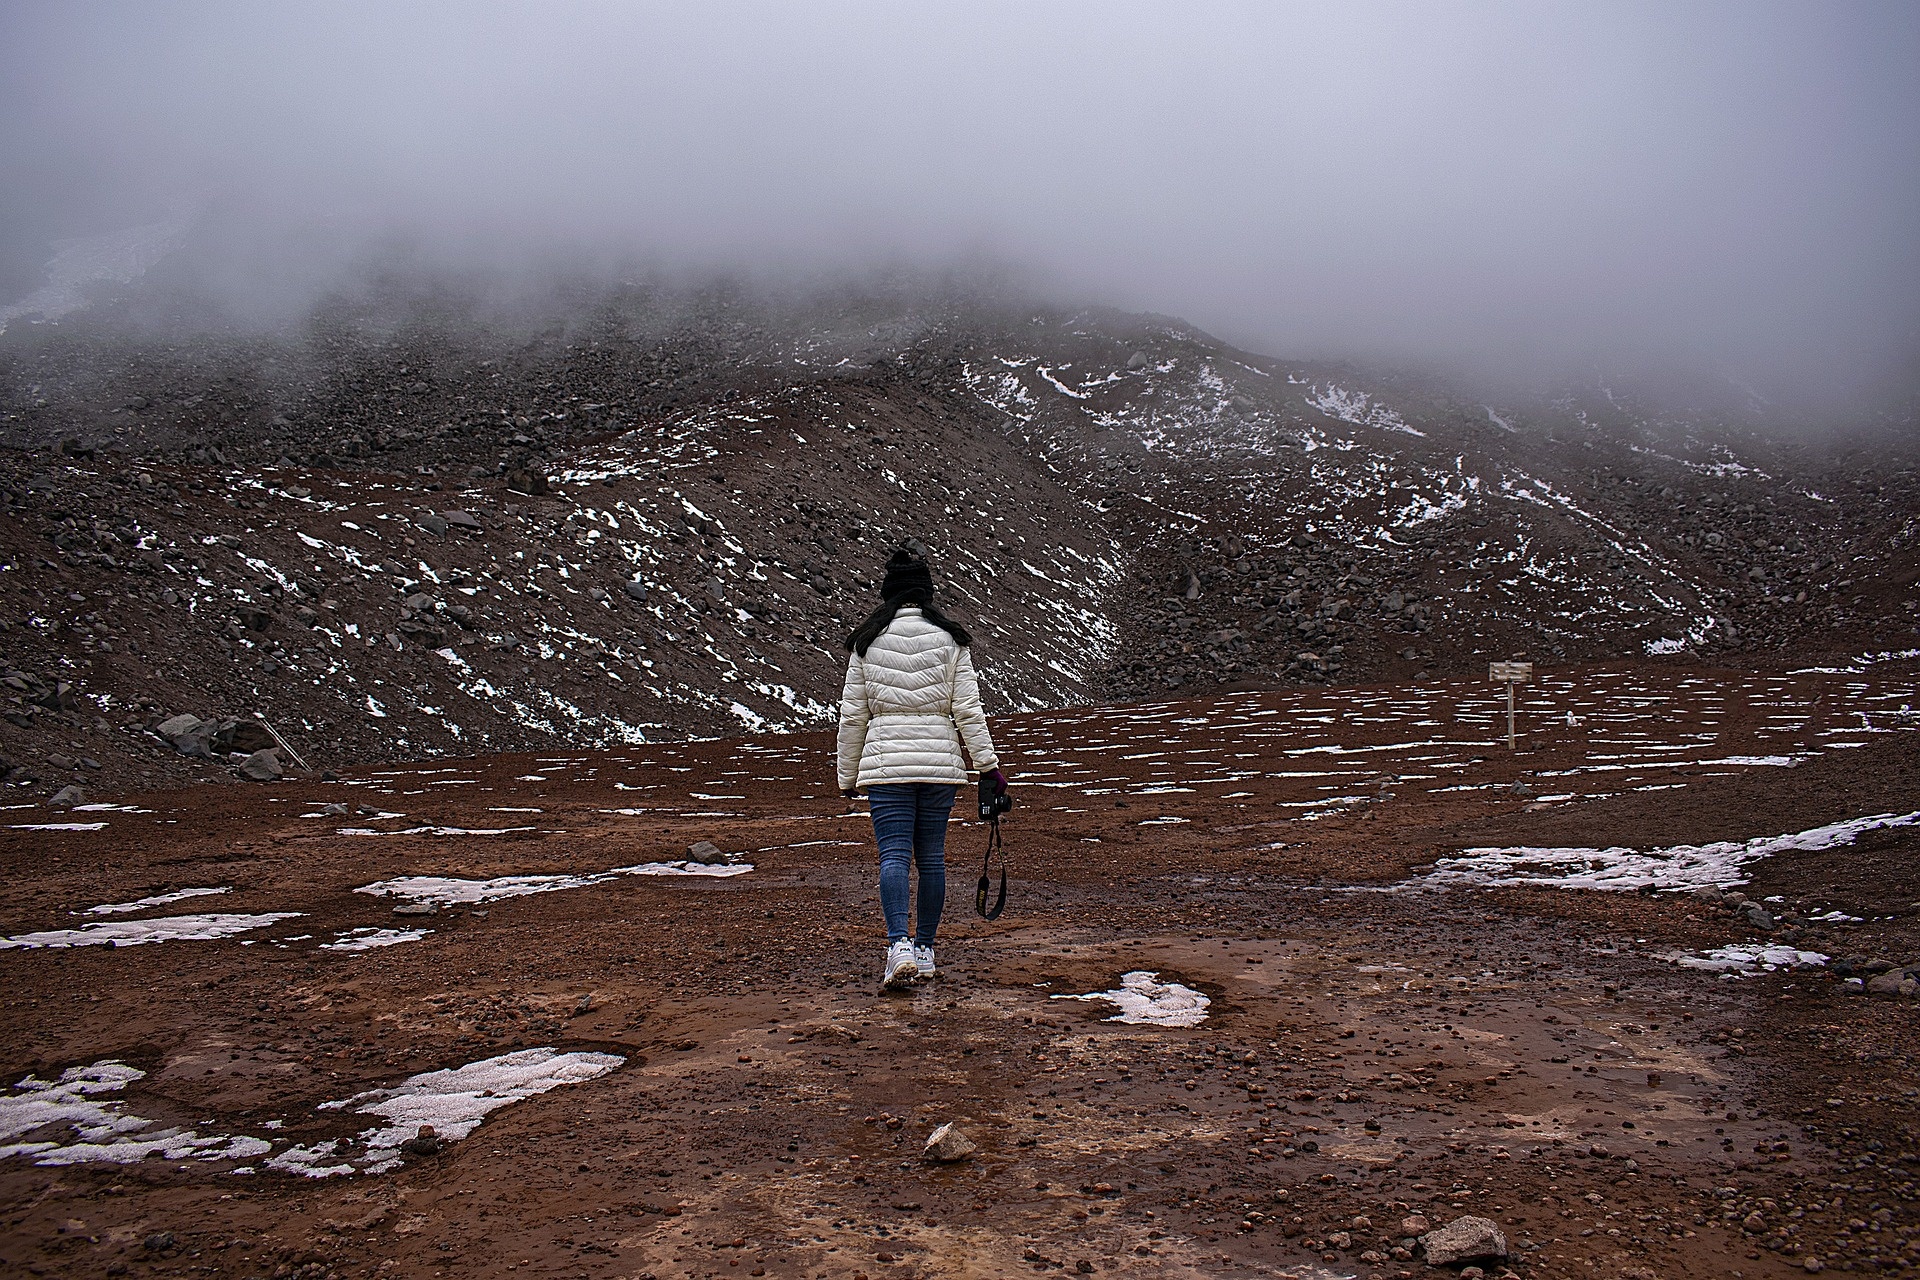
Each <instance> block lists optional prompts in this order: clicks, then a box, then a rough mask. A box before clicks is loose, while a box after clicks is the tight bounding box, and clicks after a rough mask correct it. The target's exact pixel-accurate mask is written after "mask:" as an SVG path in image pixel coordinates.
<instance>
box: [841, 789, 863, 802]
mask: <svg viewBox="0 0 1920 1280" xmlns="http://www.w3.org/2000/svg"><path fill="white" fill-rule="evenodd" d="M840 794H841V795H843V796H845V797H846V798H847V799H849V800H857V799H859V798H860V788H858V787H842V788H841V789H840Z"/></svg>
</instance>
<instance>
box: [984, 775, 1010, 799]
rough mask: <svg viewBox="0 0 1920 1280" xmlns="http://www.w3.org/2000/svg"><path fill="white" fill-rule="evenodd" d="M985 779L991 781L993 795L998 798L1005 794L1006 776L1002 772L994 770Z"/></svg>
mask: <svg viewBox="0 0 1920 1280" xmlns="http://www.w3.org/2000/svg"><path fill="white" fill-rule="evenodd" d="M987 777H989V778H991V779H993V793H994V794H995V795H997V796H999V795H1005V794H1006V793H1007V775H1006V774H1005V773H1004V772H1002V771H1001V770H999V769H995V770H993V771H992V772H991V773H989V774H987Z"/></svg>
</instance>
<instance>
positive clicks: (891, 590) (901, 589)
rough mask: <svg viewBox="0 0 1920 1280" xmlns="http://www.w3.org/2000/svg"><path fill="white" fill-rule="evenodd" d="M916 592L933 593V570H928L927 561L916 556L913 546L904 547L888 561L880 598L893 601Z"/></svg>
mask: <svg viewBox="0 0 1920 1280" xmlns="http://www.w3.org/2000/svg"><path fill="white" fill-rule="evenodd" d="M916 591H923V592H926V593H927V594H928V595H931V594H932V593H933V570H931V569H929V568H927V562H926V560H925V559H923V558H922V557H921V556H919V555H917V554H915V551H914V548H913V547H912V546H911V545H908V546H902V547H900V548H899V549H898V550H896V551H895V552H894V553H893V556H892V557H891V558H890V559H889V560H888V561H887V574H886V577H885V578H883V579H881V582H880V598H881V599H882V600H891V599H893V598H894V597H895V596H903V595H907V594H909V593H912V592H916Z"/></svg>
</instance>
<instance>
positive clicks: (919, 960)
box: [913, 942, 937, 982]
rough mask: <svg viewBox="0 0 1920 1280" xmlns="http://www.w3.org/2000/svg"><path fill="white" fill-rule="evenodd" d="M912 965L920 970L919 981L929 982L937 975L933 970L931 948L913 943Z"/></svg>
mask: <svg viewBox="0 0 1920 1280" xmlns="http://www.w3.org/2000/svg"><path fill="white" fill-rule="evenodd" d="M913 966H914V968H916V969H918V970H919V971H920V981H922V982H931V981H933V979H934V978H935V977H936V976H937V975H936V974H935V973H934V971H933V948H932V947H923V946H921V945H920V944H919V943H917V942H916V943H914V944H913Z"/></svg>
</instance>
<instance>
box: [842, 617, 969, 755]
mask: <svg viewBox="0 0 1920 1280" xmlns="http://www.w3.org/2000/svg"><path fill="white" fill-rule="evenodd" d="M842 714H843V715H844V714H845V713H844V712H843V713H842ZM953 723H954V726H955V727H956V728H958V729H959V730H960V741H961V742H963V743H965V744H966V748H967V759H968V760H969V761H971V762H972V765H973V768H974V770H975V771H976V772H979V773H989V772H992V771H993V770H995V769H998V768H999V767H1000V757H999V756H998V755H997V754H995V752H994V749H993V735H992V734H990V733H988V732H987V716H986V713H985V712H983V711H982V710H981V709H980V678H979V677H978V676H977V675H975V674H974V670H973V653H972V651H971V650H969V649H968V648H967V647H966V646H964V645H963V646H961V648H960V660H959V661H958V662H957V663H956V664H955V665H954V668H953Z"/></svg>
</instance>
